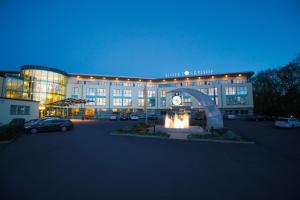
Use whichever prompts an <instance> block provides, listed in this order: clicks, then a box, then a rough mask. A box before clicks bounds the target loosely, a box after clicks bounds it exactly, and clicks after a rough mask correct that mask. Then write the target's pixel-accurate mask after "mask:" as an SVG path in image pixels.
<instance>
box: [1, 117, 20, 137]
mask: <svg viewBox="0 0 300 200" xmlns="http://www.w3.org/2000/svg"><path fill="white" fill-rule="evenodd" d="M24 124H25V119H24V118H14V119H12V120H11V121H10V122H9V124H6V125H3V126H0V140H8V139H11V138H14V137H15V136H17V134H19V133H21V132H23V131H24Z"/></svg>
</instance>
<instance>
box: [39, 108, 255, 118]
mask: <svg viewBox="0 0 300 200" xmlns="http://www.w3.org/2000/svg"><path fill="white" fill-rule="evenodd" d="M171 109H172V108H169V109H148V110H147V111H148V115H158V116H160V115H165V114H166V113H167V112H168V111H170V110H171ZM182 109H185V110H186V111H189V113H190V115H191V116H192V117H196V116H199V115H202V113H204V110H203V109H202V108H197V109H195V108H191V107H183V108H182ZM220 111H221V112H222V114H225V113H233V114H235V115H236V116H237V117H240V118H244V117H247V116H248V115H251V114H253V108H251V107H249V108H226V109H220ZM43 113H44V116H51V115H52V116H53V115H56V116H64V117H69V118H82V117H85V118H92V119H106V118H109V117H110V116H111V115H122V114H127V115H129V114H136V115H138V116H140V117H145V111H144V109H141V108H134V109H132V108H123V109H103V108H93V107H80V108H78V107H77V108H68V107H64V108H61V107H47V108H46V109H45V110H44V111H43Z"/></svg>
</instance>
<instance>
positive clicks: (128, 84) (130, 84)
mask: <svg viewBox="0 0 300 200" xmlns="http://www.w3.org/2000/svg"><path fill="white" fill-rule="evenodd" d="M124 86H125V87H133V86H134V84H133V83H130V82H125V83H124Z"/></svg>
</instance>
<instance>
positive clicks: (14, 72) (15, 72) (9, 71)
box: [0, 70, 20, 77]
mask: <svg viewBox="0 0 300 200" xmlns="http://www.w3.org/2000/svg"><path fill="white" fill-rule="evenodd" d="M19 73H20V72H19V71H15V70H1V71H0V76H2V77H4V76H5V75H6V74H19Z"/></svg>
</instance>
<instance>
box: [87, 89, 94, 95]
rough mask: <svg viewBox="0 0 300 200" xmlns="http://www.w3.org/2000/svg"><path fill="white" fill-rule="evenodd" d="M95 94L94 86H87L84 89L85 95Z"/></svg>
mask: <svg viewBox="0 0 300 200" xmlns="http://www.w3.org/2000/svg"><path fill="white" fill-rule="evenodd" d="M95 95H96V88H87V89H86V96H95Z"/></svg>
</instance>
